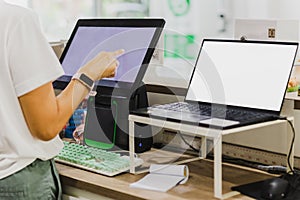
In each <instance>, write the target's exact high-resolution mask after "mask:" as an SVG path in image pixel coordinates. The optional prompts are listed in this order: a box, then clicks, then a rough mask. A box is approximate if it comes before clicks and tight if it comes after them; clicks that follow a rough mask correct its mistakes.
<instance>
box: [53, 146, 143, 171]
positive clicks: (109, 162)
mask: <svg viewBox="0 0 300 200" xmlns="http://www.w3.org/2000/svg"><path fill="white" fill-rule="evenodd" d="M54 160H55V161H57V162H60V163H64V164H68V165H71V166H74V167H78V168H81V169H85V170H88V171H92V172H96V173H99V174H102V175H106V176H115V175H118V174H120V173H122V172H126V171H129V168H130V159H129V156H127V155H121V154H120V153H116V152H110V151H107V150H103V149H98V148H94V147H88V146H83V145H80V144H76V143H70V142H66V141H64V148H63V149H62V150H61V152H60V153H59V154H58V155H57V156H56V157H55V159H54ZM142 163H143V160H142V159H140V158H136V157H135V158H134V165H135V166H136V167H137V166H139V165H141V164H142Z"/></svg>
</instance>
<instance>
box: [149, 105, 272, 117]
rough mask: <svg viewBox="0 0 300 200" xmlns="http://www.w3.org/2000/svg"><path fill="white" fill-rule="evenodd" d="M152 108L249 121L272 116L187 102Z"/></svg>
mask: <svg viewBox="0 0 300 200" xmlns="http://www.w3.org/2000/svg"><path fill="white" fill-rule="evenodd" d="M151 109H163V110H170V111H177V112H178V111H179V112H187V113H191V114H196V115H204V116H212V117H216V118H223V119H224V118H225V119H228V120H234V121H247V120H250V119H251V120H253V119H255V118H262V117H267V116H270V115H268V114H265V113H258V112H251V111H247V110H240V109H228V107H226V106H210V105H199V104H189V103H186V102H174V103H170V104H164V105H157V106H154V107H152V108H151Z"/></svg>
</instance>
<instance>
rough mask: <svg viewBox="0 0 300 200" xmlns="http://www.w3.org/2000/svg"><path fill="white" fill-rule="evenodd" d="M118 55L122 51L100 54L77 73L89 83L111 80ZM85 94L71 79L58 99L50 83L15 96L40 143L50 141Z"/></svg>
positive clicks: (81, 86)
mask: <svg viewBox="0 0 300 200" xmlns="http://www.w3.org/2000/svg"><path fill="white" fill-rule="evenodd" d="M122 53H123V50H118V51H115V52H101V53H99V54H98V55H97V56H96V57H95V58H94V59H92V60H91V61H90V62H89V63H87V64H86V65H85V66H83V67H82V68H81V69H79V72H81V73H85V74H87V75H88V76H89V77H90V78H92V79H93V80H98V79H101V78H104V77H112V76H114V74H115V70H116V67H117V66H118V61H117V60H116V56H118V55H120V54H122ZM88 93H89V90H88V88H87V87H86V86H85V85H83V84H82V83H80V82H79V81H77V80H76V79H74V80H72V81H71V82H70V83H69V84H68V86H67V87H66V88H65V89H64V90H63V91H62V92H61V93H60V94H59V95H58V96H55V93H54V89H53V86H52V83H51V82H49V83H47V84H45V85H42V86H41V87H39V88H37V89H35V90H33V91H31V92H29V93H27V94H25V95H23V96H21V97H19V102H20V105H21V108H22V111H23V114H24V117H25V120H26V123H27V125H28V128H29V130H30V132H31V134H32V135H33V136H34V137H36V138H38V139H41V140H44V141H47V140H51V139H52V138H54V137H55V136H56V135H57V134H58V133H59V132H60V131H61V130H62V128H63V126H64V125H65V124H66V123H67V121H68V120H69V118H70V117H71V115H72V114H73V112H74V111H75V109H76V108H77V107H78V105H79V104H80V103H81V102H82V100H83V99H84V98H85V97H86V95H87V94H88Z"/></svg>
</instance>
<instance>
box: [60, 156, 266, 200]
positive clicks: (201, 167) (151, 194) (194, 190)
mask: <svg viewBox="0 0 300 200" xmlns="http://www.w3.org/2000/svg"><path fill="white" fill-rule="evenodd" d="M212 164H213V163H212V161H210V160H198V161H193V162H191V163H189V164H188V166H189V170H190V177H189V180H188V181H187V183H186V184H183V185H178V186H176V187H174V188H172V189H171V190H169V191H168V192H165V193H164V192H155V191H150V190H143V189H136V188H130V187H129V184H130V183H133V182H135V181H137V180H139V179H141V178H142V177H143V176H144V175H145V174H146V173H144V174H139V175H133V174H129V173H125V174H121V175H118V176H115V177H107V176H102V175H99V174H96V173H92V172H88V171H85V170H81V169H78V168H74V167H70V166H67V165H63V164H59V163H56V165H57V169H58V171H59V174H60V177H61V182H62V185H63V187H64V186H65V185H67V186H71V187H75V188H79V189H81V190H86V191H89V192H92V193H95V194H98V195H102V196H106V197H110V198H113V199H122V200H125V199H130V200H132V199H155V200H170V199H172V200H177V199H178V200H179V199H181V200H183V199H185V200H186V199H197V200H199V199H215V198H214V196H213V178H212V176H213V165H212ZM270 177H271V175H269V174H267V173H264V172H261V171H259V170H254V169H251V168H246V167H239V166H236V165H231V164H223V191H224V193H228V192H230V191H231V190H230V188H231V187H232V186H236V185H241V184H246V183H250V182H255V181H259V180H264V179H267V178H270ZM229 199H245V200H247V199H252V198H250V197H246V196H243V195H240V194H239V195H237V196H234V197H231V198H229Z"/></svg>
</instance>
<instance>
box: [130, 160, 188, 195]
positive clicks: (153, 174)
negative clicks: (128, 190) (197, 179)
mask: <svg viewBox="0 0 300 200" xmlns="http://www.w3.org/2000/svg"><path fill="white" fill-rule="evenodd" d="M188 177H189V170H188V167H187V166H186V165H158V164H152V165H151V166H150V169H149V174H148V175H146V176H145V177H144V178H142V179H141V180H139V181H137V182H135V183H132V184H130V187H133V188H142V189H147V190H155V191H160V192H166V191H168V190H169V189H171V188H172V187H174V186H176V185H178V184H184V183H186V181H187V180H188Z"/></svg>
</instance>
